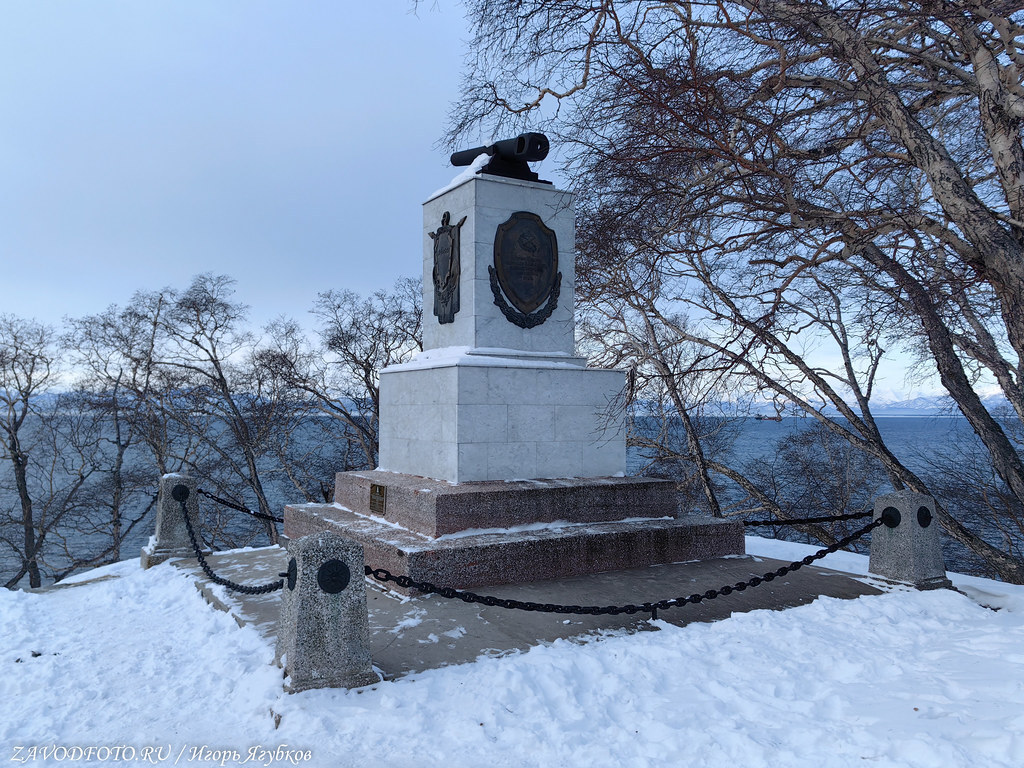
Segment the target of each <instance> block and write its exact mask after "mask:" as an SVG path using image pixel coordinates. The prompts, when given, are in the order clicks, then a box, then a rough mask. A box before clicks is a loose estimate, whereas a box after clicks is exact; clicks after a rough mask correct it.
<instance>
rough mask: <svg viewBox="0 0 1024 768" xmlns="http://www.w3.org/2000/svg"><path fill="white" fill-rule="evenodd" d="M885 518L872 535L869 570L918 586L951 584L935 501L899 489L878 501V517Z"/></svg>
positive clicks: (925, 587) (949, 585) (936, 586)
mask: <svg viewBox="0 0 1024 768" xmlns="http://www.w3.org/2000/svg"><path fill="white" fill-rule="evenodd" d="M880 517H881V518H885V519H886V523H885V525H880V526H879V527H878V528H876V529H875V530H874V531H873V532H872V534H871V557H870V560H869V564H868V572H869V573H870V574H872V575H874V576H880V577H881V578H883V579H885V580H887V581H893V582H899V583H904V584H910V585H912V586H914V587H916V588H917V589H939V588H942V587H951V586H952V583H951V582H950V581H949V579H947V578H946V565H945V563H944V562H943V559H942V548H941V545H940V542H939V528H940V526H939V524H938V522H937V521H936V519H935V501H934V500H933V499H932V498H931V497H930V496H925V495H924V494H920V493H913V492H911V491H899V492H897V493H891V494H888V495H886V496H879V497H878V498H877V499H876V500H875V510H874V519H875V520H877V519H878V518H880Z"/></svg>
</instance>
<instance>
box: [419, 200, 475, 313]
mask: <svg viewBox="0 0 1024 768" xmlns="http://www.w3.org/2000/svg"><path fill="white" fill-rule="evenodd" d="M451 220H452V215H451V213H449V212H448V211H445V212H444V215H442V216H441V226H440V227H438V230H437V231H436V232H428V233H427V234H428V235H430V238H431V239H432V240H433V241H434V271H433V279H434V314H435V315H436V316H437V322H439V323H441V324H442V325H443V324H445V323H453V322H455V314H456V313H457V312H458V311H459V308H460V306H459V304H460V301H459V275H460V273H461V271H462V259H461V255H460V253H459V248H460V232H461V230H462V225H463V224H465V223H466V217H465V216H463V217H462V218H461V219H460V220H459V223H458V224H454V225H453V224H452V223H451Z"/></svg>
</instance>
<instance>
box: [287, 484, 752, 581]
mask: <svg viewBox="0 0 1024 768" xmlns="http://www.w3.org/2000/svg"><path fill="white" fill-rule="evenodd" d="M322 530H334V531H337V532H338V533H341V534H343V535H344V536H346V537H348V538H351V539H353V540H355V541H357V542H359V543H360V544H362V546H363V552H364V558H365V561H366V564H367V565H368V566H369V567H370V568H384V569H386V570H388V571H390V572H391V573H392V574H394V575H396V576H409V577H410V578H412V579H414V580H416V581H429V582H432V583H434V584H437V585H439V586H446V587H454V588H456V589H469V588H474V587H479V586H489V585H499V584H517V583H526V582H534V581H541V580H545V579H561V578H569V577H573V576H583V575H589V574H594V573H600V572H605V571H616V570H624V569H629V568H640V567H646V566H649V565H655V564H660V563H679V562H688V561H693V560H704V559H709V558H715V557H722V556H725V555H732V554H736V553H742V552H743V549H744V540H743V525H742V523H739V522H736V521H726V520H721V519H717V518H712V517H704V516H683V517H662V518H653V519H652V518H642V519H637V518H631V519H625V520H614V521H583V522H569V521H552V522H549V523H547V524H537V525H526V526H519V527H512V528H507V529H493V528H492V529H489V530H482V531H479V532H476V531H474V530H472V529H470V530H465V531H462V532H460V533H458V534H454V535H453V534H447V535H442V536H439V537H431V536H427V535H425V534H423V533H418V532H416V531H411V530H409V529H407V528H403V527H401V526H398V525H396V524H395V523H392V522H389V521H387V520H384V519H382V518H379V517H375V516H371V515H369V514H367V513H363V514H360V513H358V512H355V511H353V510H351V509H348V508H345V507H342V506H340V505H338V504H304V505H295V506H289V507H286V510H285V530H284V532H285V535H286V536H287V537H288V538H300V537H302V536H306V535H309V534H311V533H315V532H317V531H322ZM399 591H401V590H399Z"/></svg>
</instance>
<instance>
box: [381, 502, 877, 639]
mask: <svg viewBox="0 0 1024 768" xmlns="http://www.w3.org/2000/svg"><path fill="white" fill-rule="evenodd" d="M884 524H886V520H885V518H881V517H880V518H878V519H877V520H874V521H872V522H870V523H868V524H867V525H865V526H864V527H863V528H861V529H860V530H858V531H855V532H853V533H851V534H850V535H849V536H847V537H846V538H844V539H841V540H839V541H837V542H836V543H835V544H833V545H832V546H830V547H826V548H825V549H821V550H819V551H817V552H815V553H814V554H813V555H807V557H805V558H803V559H802V560H797V561H795V562H793V563H790V564H789V565H785V566H783V567H781V568H778V569H776V570H774V571H771V572H769V573H766V574H764V575H762V576H754V577H753V578H751V579H749V580H747V581H741V582H739V583H737V584H733V585H728V584H727V585H726V586H724V587H720V588H719V589H709V590H708V591H707V592H704V593H703V594H701V593H697V594H693V595H690V596H689V597H677V598H674V599H671V600H659V601H658V602H656V603H651V602H647V603H643V604H641V605H632V604H630V605H609V606H596V605H591V606H581V605H555V604H553V603H533V602H524V601H522V600H511V599H505V598H498V597H494V596H493V595H478V594H476V593H474V592H466V591H463V590H458V589H453V588H452V587H438V586H436V585H434V584H431V583H430V582H429V581H415V580H414V579H412V578H410V577H409V576H395V575H393V574H392V573H391V572H390V571H388V570H387V569H385V568H370V567H369V566H366V575H367V576H372V577H373V578H374V579H376V580H377V581H379V582H382V583H387V582H389V581H393V582H394V583H395V584H397V585H398V586H400V587H402V588H404V589H410V588H411V589H415V590H418V591H420V592H423V593H425V594H435V595H439V596H440V597H444V598H447V599H457V600H461V601H462V602H464V603H479V604H481V605H486V606H488V607H495V608H508V609H510V610H517V611H536V612H540V613H563V614H572V615H575V616H618V615H619V614H621V613H625V614H627V615H632V614H634V613H649V614H651V618H652V619H656V618H658V611H664V610H668V609H669V608H677V607H678V608H681V607H682V606H684V605H686V604H687V603H690V604H694V605H695V604H697V603H700V602H703V601H704V600H714V599H715V598H716V597H720V596H722V595H730V594H732V593H733V592H743V591H744V590H746V589H749V588H752V587H757V586H760V585H761V584H766V583H768V582H771V581H774V580H775V579H777V578H780V577H782V576H785V575H786V574H787V573H790V572H792V571H798V570H800V569H801V568H803V567H804V566H805V565H810V564H811V563H813V562H814V561H815V560H820V559H821V558H823V557H825V556H826V555H830V554H832V553H833V552H837V551H838V550H840V549H842V548H843V547H845V546H848V545H850V544H852V543H853V542H854V541H856V540H857V539H859V538H860V537H861V536H864V535H866V534H868V533H870V532H871V531H873V530H874V529H875V528H877V527H878V526H880V525H884Z"/></svg>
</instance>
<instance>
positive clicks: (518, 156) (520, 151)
mask: <svg viewBox="0 0 1024 768" xmlns="http://www.w3.org/2000/svg"><path fill="white" fill-rule="evenodd" d="M550 146H551V145H550V144H549V143H548V137H547V136H545V135H544V134H543V133H521V134H519V135H518V136H516V137H515V138H514V139H505V140H503V141H496V142H494V143H493V144H491V145H490V146H487V147H474V148H473V149H463V150H462V151H460V152H454V153H453V154H452V157H451V162H452V165H469V164H470V163H472V162H473V161H474V160H475V159H476V158H477V157H478V156H479V155H490V156H491V157H494V156H495V155H497V156H498V157H500V158H502V159H503V160H510V161H518V162H523V163H527V162H529V163H532V162H535V161H537V160H543V159H544V158H545V157H547V156H548V149H550Z"/></svg>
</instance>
